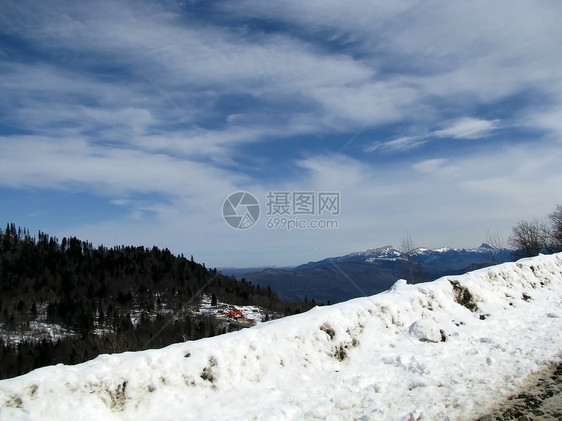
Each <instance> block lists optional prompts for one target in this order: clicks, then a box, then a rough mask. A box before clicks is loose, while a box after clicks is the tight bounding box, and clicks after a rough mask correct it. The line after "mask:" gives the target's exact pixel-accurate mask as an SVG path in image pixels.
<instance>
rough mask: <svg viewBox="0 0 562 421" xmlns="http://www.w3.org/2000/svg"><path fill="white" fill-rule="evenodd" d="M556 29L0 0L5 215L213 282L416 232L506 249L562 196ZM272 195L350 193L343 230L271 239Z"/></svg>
mask: <svg viewBox="0 0 562 421" xmlns="http://www.w3.org/2000/svg"><path fill="white" fill-rule="evenodd" d="M561 16H562V4H561V3H560V2H558V1H538V2H532V3H531V2H523V1H509V2H507V1H498V2H488V1H474V2H470V3H468V2H463V3H457V2H448V1H432V2H425V1H405V2H378V1H354V0H350V1H346V2H335V1H319V0H318V1H307V2H297V1H279V2H258V1H244V0H242V1H236V2H229V1H213V2H198V1H164V2H132V1H120V2H103V1H100V2H88V3H82V2H80V3H78V4H77V2H71V1H36V2H34V1H29V2H18V1H9V0H7V1H3V5H2V8H1V9H0V93H1V95H0V222H1V223H2V224H5V223H7V222H14V223H16V224H17V225H20V226H25V227H28V228H30V230H31V231H32V232H36V231H37V230H39V229H40V230H42V231H45V232H47V233H50V234H53V235H57V236H59V238H60V237H62V236H65V235H76V236H78V237H80V238H82V239H85V240H89V241H91V242H93V243H94V244H104V245H106V246H113V245H117V244H135V245H139V244H144V245H147V246H152V245H158V246H160V247H168V248H169V249H170V250H172V251H173V252H175V253H178V254H179V253H183V254H185V255H188V256H189V255H194V257H195V258H196V260H198V261H202V262H204V263H205V264H207V266H211V267H218V268H220V267H223V266H258V265H290V264H299V263H303V262H306V261H309V260H320V259H323V258H325V257H327V256H334V255H340V254H345V253H348V252H352V251H357V250H362V249H366V248H372V247H377V246H381V245H385V244H393V245H395V246H399V244H400V241H401V239H403V238H404V237H405V235H406V232H408V233H409V234H410V236H411V237H412V239H413V241H414V242H415V243H416V245H418V246H427V247H440V246H452V247H471V246H477V245H479V244H480V243H482V242H483V241H485V240H486V232H487V231H489V232H497V233H498V234H499V235H500V236H501V237H502V238H503V239H504V241H507V238H508V236H509V234H510V230H511V227H512V226H513V224H515V223H516V222H517V221H518V220H521V219H530V218H535V217H539V218H540V217H543V216H544V215H545V214H547V213H548V212H550V211H551V210H552V209H553V208H554V206H555V205H557V204H560V203H562V200H561V197H560V191H561V187H562V165H560V162H562V118H561V116H562V72H560V69H561V68H562V50H561V49H560V45H562V28H561V27H560V24H559V22H560V17H561ZM236 191H247V192H250V193H251V194H253V195H254V196H255V197H256V198H257V199H258V202H259V203H260V205H261V211H262V212H261V215H260V219H259V220H258V221H257V222H256V223H255V224H254V226H252V227H251V228H249V229H245V230H236V229H233V228H231V227H230V226H229V225H228V224H226V223H225V221H224V220H223V217H222V207H223V203H224V201H225V199H226V198H227V197H228V196H229V195H230V194H231V193H233V192H236ZM270 191H273V192H303V191H304V192H338V193H339V194H340V207H341V212H340V213H339V214H338V215H337V216H334V219H337V227H338V228H337V229H298V230H291V231H288V230H283V229H268V228H267V222H268V215H265V210H266V200H267V199H266V196H267V193H268V192H270ZM288 216H289V217H291V218H294V217H295V216H296V215H288ZM316 216H318V217H319V216H320V215H316ZM269 217H271V215H269ZM322 217H325V215H323V216H322ZM305 219H306V218H305ZM316 219H318V218H316ZM306 220H307V221H308V220H309V219H306ZM2 221H3V222H2Z"/></svg>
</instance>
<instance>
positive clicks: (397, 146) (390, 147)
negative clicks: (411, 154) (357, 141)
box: [364, 136, 427, 152]
mask: <svg viewBox="0 0 562 421" xmlns="http://www.w3.org/2000/svg"><path fill="white" fill-rule="evenodd" d="M426 142H427V140H426V139H425V138H423V137H418V136H403V137H399V138H398V139H393V140H388V141H386V142H374V143H372V144H371V145H370V146H368V147H366V148H365V149H364V150H365V152H375V151H377V150H381V151H385V152H396V151H398V152H400V151H407V150H410V149H414V148H416V147H418V146H421V145H423V144H424V143H426Z"/></svg>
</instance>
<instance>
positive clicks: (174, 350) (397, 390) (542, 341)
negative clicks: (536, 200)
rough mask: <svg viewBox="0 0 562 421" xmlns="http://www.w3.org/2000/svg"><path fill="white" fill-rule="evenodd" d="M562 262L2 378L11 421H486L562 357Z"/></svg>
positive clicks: (556, 258) (398, 291)
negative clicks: (487, 415)
mask: <svg viewBox="0 0 562 421" xmlns="http://www.w3.org/2000/svg"><path fill="white" fill-rule="evenodd" d="M561 303H562V254H557V255H549V256H538V257H535V258H531V259H524V260H520V261H518V262H516V263H504V264H501V265H497V266H493V267H489V268H485V269H480V270H477V271H474V272H471V273H467V274H464V275H458V276H447V277H443V278H440V279H438V280H436V281H433V282H429V283H422V284H416V285H407V284H406V283H404V282H403V281H399V282H397V283H396V284H395V285H394V286H393V287H392V288H391V290H389V291H386V292H384V293H381V294H378V295H375V296H371V297H364V298H358V299H354V300H351V301H348V302H345V303H340V304H337V305H333V306H329V307H322V308H315V309H313V310H311V311H309V312H307V313H304V314H300V315H296V316H291V317H287V318H283V319H280V320H275V321H272V322H268V323H263V324H260V325H258V326H256V327H254V328H250V329H246V330H242V331H239V332H233V333H229V334H226V335H221V336H217V337H214V338H207V339H202V340H198V341H193V342H186V343H181V344H176V345H171V346H169V347H166V348H164V349H161V350H149V351H143V352H137V353H125V354H120V355H103V356H100V357H98V358H97V359H95V360H93V361H90V362H87V363H84V364H80V365H76V366H62V365H60V366H56V367H46V368H42V369H39V370H35V371H34V372H32V373H29V374H27V375H25V376H22V377H19V378H15V379H9V380H3V381H0V408H1V409H0V418H1V419H10V420H15V421H19V420H22V421H23V420H26V421H27V420H30V419H31V420H55V419H72V418H77V419H104V420H151V419H156V418H157V419H160V420H178V419H197V420H216V419H221V420H241V419H244V420H258V419H259V420H297V419H299V420H300V419H309V420H313V419H375V420H376V419H381V420H383V419H384V420H388V419H390V420H393V419H395V420H418V419H467V420H472V419H476V418H478V417H479V416H481V415H484V414H485V413H486V412H487V411H488V409H489V408H491V407H493V406H494V405H495V403H496V402H498V401H499V400H501V399H502V398H503V397H505V396H507V395H509V394H510V393H512V392H514V391H516V390H517V388H518V387H519V386H520V385H521V384H522V383H523V382H524V380H525V378H526V377H527V376H528V375H529V374H530V373H532V372H535V371H538V370H539V369H541V368H542V367H543V366H544V365H545V364H547V363H548V362H553V361H559V359H560V352H561V351H562V346H561V344H562V310H561Z"/></svg>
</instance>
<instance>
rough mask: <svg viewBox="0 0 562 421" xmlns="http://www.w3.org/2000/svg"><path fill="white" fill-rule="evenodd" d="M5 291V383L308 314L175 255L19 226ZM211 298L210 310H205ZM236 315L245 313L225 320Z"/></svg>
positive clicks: (5, 268)
mask: <svg viewBox="0 0 562 421" xmlns="http://www.w3.org/2000/svg"><path fill="white" fill-rule="evenodd" d="M0 292H1V296H0V353H1V354H2V359H1V360H0V379H2V378H7V377H13V376H17V375H21V374H24V373H26V372H28V371H30V370H32V369H34V368H38V367H42V366H45V365H51V364H56V363H67V364H75V363H80V362H83V361H86V360H88V359H91V358H93V357H95V356H97V355H99V354H100V353H102V354H103V353H115V352H123V351H136V350H141V349H147V348H157V347H162V346H166V345H169V344H172V343H175V342H181V341H185V340H187V339H200V338H204V337H209V336H214V335H217V334H221V333H225V332H228V331H232V330H238V329H240V328H242V327H247V326H250V325H252V324H254V323H255V321H256V320H258V321H261V320H262V319H264V320H269V319H273V318H278V317H281V316H284V315H288V314H294V313H297V312H300V311H303V310H306V309H309V308H311V305H309V304H305V303H288V302H282V301H280V300H279V299H278V297H277V295H276V293H275V292H274V291H272V290H271V289H268V288H263V289H262V288H260V286H259V285H255V284H252V283H250V282H247V281H241V280H237V279H236V278H234V277H229V276H223V275H222V274H221V273H220V272H218V271H217V270H216V269H208V268H206V267H205V265H203V264H201V263H198V262H196V261H194V259H193V257H191V258H189V259H188V258H185V257H184V256H183V255H180V256H176V255H173V254H172V253H171V252H170V251H169V250H168V249H163V250H162V249H159V248H158V247H152V248H145V247H143V246H138V247H135V246H114V247H111V248H108V247H105V246H103V245H100V246H98V247H94V246H93V245H92V244H91V243H89V242H88V241H82V240H79V239H78V238H76V237H69V238H66V237H64V238H62V239H61V240H59V239H58V238H56V237H52V236H49V235H48V234H46V233H43V232H39V233H38V235H37V236H36V237H35V236H31V235H30V233H29V231H28V230H26V229H21V228H19V229H17V228H16V227H15V225H14V224H8V225H7V226H6V229H5V230H4V231H1V230H0ZM213 297H214V301H215V303H213V304H214V305H213V306H212V307H213V308H204V307H211V306H210V305H211V304H212V303H211V301H213V300H212V299H213ZM242 307H244V308H245V309H247V311H245V309H243V308H242ZM231 310H234V311H242V313H240V314H236V317H228V313H229V311H231ZM245 312H246V313H247V314H244V313H245Z"/></svg>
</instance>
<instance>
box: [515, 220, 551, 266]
mask: <svg viewBox="0 0 562 421" xmlns="http://www.w3.org/2000/svg"><path fill="white" fill-rule="evenodd" d="M548 238H549V232H548V227H547V225H546V224H545V223H544V222H540V221H539V220H537V219H535V220H533V221H532V222H529V221H520V222H519V223H517V225H515V226H514V227H513V232H512V235H511V237H510V238H509V244H510V245H511V246H512V247H513V248H514V249H515V250H516V251H515V255H516V256H517V257H532V256H536V255H537V254H539V253H540V252H541V251H542V250H543V249H545V248H546V247H547V244H548Z"/></svg>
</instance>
